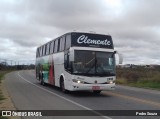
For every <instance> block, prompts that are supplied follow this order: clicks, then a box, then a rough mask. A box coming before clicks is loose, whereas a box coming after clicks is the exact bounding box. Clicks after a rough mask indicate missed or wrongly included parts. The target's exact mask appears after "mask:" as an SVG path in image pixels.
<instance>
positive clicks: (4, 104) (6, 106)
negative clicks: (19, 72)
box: [0, 80, 21, 119]
mask: <svg viewBox="0 0 160 119" xmlns="http://www.w3.org/2000/svg"><path fill="white" fill-rule="evenodd" d="M4 81H5V80H2V81H1V83H0V89H1V91H2V95H3V97H4V98H5V99H4V100H0V109H1V110H16V108H15V106H14V104H13V102H12V100H11V97H10V96H9V94H8V91H7V88H6V86H5V83H4ZM9 119H21V117H9Z"/></svg>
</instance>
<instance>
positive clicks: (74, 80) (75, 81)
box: [72, 79, 84, 83]
mask: <svg viewBox="0 0 160 119" xmlns="http://www.w3.org/2000/svg"><path fill="white" fill-rule="evenodd" d="M72 81H73V82H74V83H84V81H80V80H77V79H72Z"/></svg>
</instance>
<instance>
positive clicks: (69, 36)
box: [65, 35, 71, 49]
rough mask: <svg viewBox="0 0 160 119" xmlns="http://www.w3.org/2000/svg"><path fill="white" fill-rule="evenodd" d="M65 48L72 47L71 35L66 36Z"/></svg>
mask: <svg viewBox="0 0 160 119" xmlns="http://www.w3.org/2000/svg"><path fill="white" fill-rule="evenodd" d="M65 45H66V46H65V49H68V48H70V47H71V35H67V36H66V43H65Z"/></svg>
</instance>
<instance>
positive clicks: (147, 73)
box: [116, 67, 160, 89]
mask: <svg viewBox="0 0 160 119" xmlns="http://www.w3.org/2000/svg"><path fill="white" fill-rule="evenodd" d="M116 83H117V84H122V85H128V86H135V87H145V88H153V89H160V69H159V68H145V67H136V68H117V81H116Z"/></svg>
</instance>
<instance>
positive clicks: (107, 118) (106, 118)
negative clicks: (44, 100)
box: [18, 72, 112, 119]
mask: <svg viewBox="0 0 160 119" xmlns="http://www.w3.org/2000/svg"><path fill="white" fill-rule="evenodd" d="M18 76H19V77H20V78H22V79H23V80H24V81H26V82H28V83H30V84H32V85H34V86H36V87H37V88H40V89H42V90H44V91H46V92H48V93H51V94H53V95H55V96H57V97H59V98H62V99H64V100H66V101H68V102H70V103H72V104H75V105H77V106H79V107H82V108H84V109H86V110H90V111H92V112H93V113H95V114H97V115H99V116H101V117H103V118H105V119H112V118H110V117H108V116H104V115H102V114H101V113H99V112H96V111H94V110H92V109H90V108H88V107H85V106H83V105H81V104H79V103H76V102H74V101H72V100H70V99H67V98H65V97H63V96H60V95H58V94H56V93H54V92H52V91H49V90H47V89H45V88H42V87H40V86H38V85H36V84H34V83H32V82H30V81H28V80H27V79H25V78H24V77H22V76H21V75H20V74H19V72H18Z"/></svg>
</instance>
